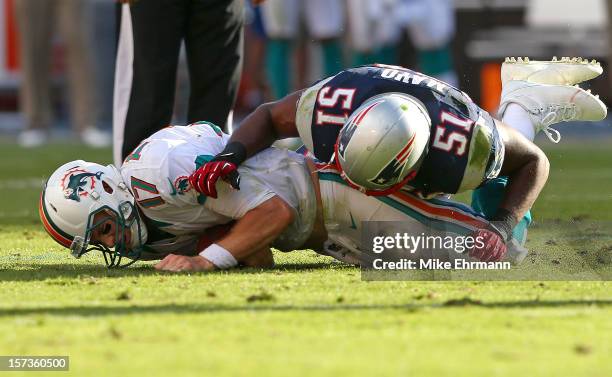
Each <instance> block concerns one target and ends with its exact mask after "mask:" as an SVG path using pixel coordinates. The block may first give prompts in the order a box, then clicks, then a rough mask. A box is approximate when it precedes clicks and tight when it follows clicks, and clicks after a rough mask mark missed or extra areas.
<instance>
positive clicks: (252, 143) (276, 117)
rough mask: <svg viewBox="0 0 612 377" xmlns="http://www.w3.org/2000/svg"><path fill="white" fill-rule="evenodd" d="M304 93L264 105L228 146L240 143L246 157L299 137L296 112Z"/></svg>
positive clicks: (242, 126)
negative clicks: (287, 139)
mask: <svg viewBox="0 0 612 377" xmlns="http://www.w3.org/2000/svg"><path fill="white" fill-rule="evenodd" d="M301 95H302V91H301V90H300V91H297V92H295V93H292V94H289V95H288V96H286V97H285V98H283V99H280V100H278V101H275V102H269V103H264V104H263V105H260V106H259V107H257V109H256V110H255V111H254V112H253V113H251V114H250V115H249V116H247V117H246V118H245V119H244V120H243V121H242V122H241V123H240V127H239V128H238V129H237V130H236V131H234V133H233V134H232V136H231V137H230V139H229V142H228V144H230V143H232V142H237V143H240V144H242V145H243V146H244V148H245V150H246V157H247V158H248V157H251V156H252V155H254V154H256V153H257V152H259V151H261V150H263V149H265V148H267V147H269V146H270V145H272V143H274V142H275V141H276V140H278V139H284V138H288V137H297V136H299V134H298V131H297V127H296V125H295V112H296V108H297V103H298V101H299V99H300V96H301Z"/></svg>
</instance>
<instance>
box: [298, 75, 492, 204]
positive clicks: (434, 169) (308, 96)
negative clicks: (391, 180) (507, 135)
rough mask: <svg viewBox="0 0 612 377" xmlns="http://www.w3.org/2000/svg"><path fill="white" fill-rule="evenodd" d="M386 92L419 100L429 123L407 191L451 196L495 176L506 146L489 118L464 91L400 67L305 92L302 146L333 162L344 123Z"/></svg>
mask: <svg viewBox="0 0 612 377" xmlns="http://www.w3.org/2000/svg"><path fill="white" fill-rule="evenodd" d="M390 92H398V93H404V94H408V95H410V96H412V97H414V98H416V99H418V100H419V101H421V102H422V103H423V105H424V106H425V108H426V109H427V112H428V114H429V117H430V119H431V121H432V124H431V132H430V139H429V143H428V150H427V154H426V156H425V157H424V159H423V160H422V163H421V166H420V168H419V169H418V172H417V175H416V177H415V178H414V179H413V180H412V181H410V182H409V186H408V187H407V189H410V190H412V191H418V192H420V193H421V194H422V195H423V196H430V195H434V194H438V193H448V194H454V193H457V192H462V191H465V190H470V189H474V188H476V187H478V186H479V185H481V184H482V183H484V182H486V181H487V180H489V179H492V178H494V177H496V176H497V174H498V173H499V170H500V169H501V165H502V162H503V155H504V153H503V152H504V146H503V143H502V141H501V138H500V135H499V133H498V130H497V128H496V126H495V123H494V121H493V119H492V118H491V116H490V115H489V114H488V113H487V112H486V111H484V110H482V109H481V108H480V107H478V106H477V105H476V104H474V102H473V101H472V100H471V99H470V97H469V96H468V95H467V94H465V93H463V92H462V91H460V90H458V89H456V88H454V87H452V86H450V85H448V84H446V83H444V82H442V81H439V80H437V79H435V78H432V77H429V76H426V75H424V74H421V73H418V72H415V71H412V70H410V69H406V68H403V67H398V66H387V65H371V66H362V67H357V68H352V69H347V70H345V71H342V72H340V73H338V74H337V75H335V76H332V77H328V78H326V79H324V80H321V81H319V82H318V83H316V84H315V85H313V86H311V87H309V88H307V89H305V90H304V92H303V93H302V95H301V97H300V100H299V102H298V105H297V111H296V125H297V129H298V131H299V134H300V137H301V138H302V141H303V142H304V144H305V145H306V147H307V148H308V149H309V150H310V151H311V152H312V153H313V154H314V155H315V156H316V158H317V159H319V160H321V161H331V160H332V158H333V155H334V146H335V144H336V141H337V139H338V134H339V132H340V129H341V128H342V126H343V125H344V122H345V120H346V119H347V118H348V117H349V116H350V115H351V114H352V112H353V111H354V110H356V109H357V108H358V107H359V106H360V105H361V104H362V103H363V102H364V101H366V100H367V99H369V98H371V97H373V96H376V95H379V94H383V93H390Z"/></svg>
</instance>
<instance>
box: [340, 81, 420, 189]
mask: <svg viewBox="0 0 612 377" xmlns="http://www.w3.org/2000/svg"><path fill="white" fill-rule="evenodd" d="M430 127H431V119H430V118H429V114H428V113H427V110H426V109H425V105H423V103H422V102H421V101H419V100H418V99H416V98H414V97H412V96H410V95H407V94H403V93H384V94H380V95H377V96H374V97H372V98H370V99H368V100H367V101H365V102H364V103H363V104H362V105H361V106H360V107H359V108H357V109H356V110H355V111H354V112H353V114H351V116H350V117H349V118H348V119H347V121H346V122H345V123H344V126H343V127H342V129H341V130H340V134H339V135H338V141H337V143H336V152H335V158H336V165H337V166H338V167H339V168H340V170H341V174H342V177H343V178H344V180H345V181H347V182H348V183H349V185H351V186H352V187H354V188H357V189H359V190H360V191H361V192H364V193H366V194H367V195H374V196H376V195H388V194H390V193H392V192H394V191H396V190H398V189H399V188H400V187H402V186H403V185H404V184H405V183H406V182H407V181H409V180H410V179H412V178H413V177H414V176H415V175H416V171H417V169H418V168H419V166H420V163H421V161H422V159H423V157H424V156H425V155H426V154H427V144H428V142H429V133H430Z"/></svg>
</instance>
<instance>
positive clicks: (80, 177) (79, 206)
mask: <svg viewBox="0 0 612 377" xmlns="http://www.w3.org/2000/svg"><path fill="white" fill-rule="evenodd" d="M38 210H39V214H40V219H41V221H42V223H43V226H44V227H45V230H46V231H47V233H49V235H51V237H52V238H53V239H54V240H55V241H57V242H58V243H59V244H60V245H62V246H65V247H67V248H69V249H70V251H71V253H72V255H73V256H74V257H76V258H80V257H81V256H82V255H83V254H85V253H86V252H88V251H90V250H100V251H102V253H103V255H104V260H105V262H106V264H107V266H109V267H115V266H120V265H121V258H122V257H127V258H129V259H132V261H131V262H130V263H128V264H124V265H123V266H127V265H129V264H132V263H133V262H135V261H136V260H137V259H138V257H139V256H140V252H141V248H142V245H144V244H145V242H146V241H147V229H146V226H145V225H144V222H143V221H142V219H141V217H140V215H139V213H138V210H137V209H136V207H135V205H134V196H133V195H132V194H131V193H130V191H129V190H128V188H127V186H126V185H125V183H124V182H123V179H122V178H121V174H120V173H119V171H118V170H117V168H115V167H114V166H113V165H108V166H102V165H99V164H95V163H91V162H86V161H82V160H77V161H72V162H69V163H67V164H64V165H62V166H60V167H59V168H58V169H57V170H56V171H55V172H54V173H53V174H52V175H51V177H49V179H48V180H47V183H46V184H45V187H44V189H43V191H42V194H41V196H40V203H39V208H38ZM102 211H106V212H110V213H112V214H114V219H115V221H116V223H115V225H116V226H115V229H116V234H115V240H116V244H115V247H114V248H113V250H111V249H109V248H107V247H106V246H104V245H101V244H96V245H90V244H89V243H90V240H91V233H92V231H93V230H94V229H95V228H96V227H97V226H98V225H100V223H101V222H99V223H94V216H95V215H96V214H97V213H100V212H102ZM107 220H108V217H106V218H105V219H104V221H107ZM127 229H129V230H130V231H131V237H130V238H131V241H130V245H126V244H125V243H126V241H125V237H124V234H125V233H124V232H125V230H127Z"/></svg>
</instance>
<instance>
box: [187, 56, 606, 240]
mask: <svg viewBox="0 0 612 377" xmlns="http://www.w3.org/2000/svg"><path fill="white" fill-rule="evenodd" d="M602 71H603V70H602V67H601V65H600V64H599V63H597V62H595V61H592V62H589V61H586V60H583V59H581V58H572V59H570V58H562V59H560V60H557V59H556V58H554V59H553V60H552V61H529V59H527V58H525V59H524V60H523V59H522V58H519V59H518V60H517V59H514V58H507V59H506V62H505V63H504V64H503V65H502V72H501V74H502V84H503V89H502V97H501V104H500V108H499V114H500V119H501V120H502V121H499V120H496V119H493V118H492V117H491V116H490V115H489V114H488V113H487V112H486V111H484V110H482V109H481V108H479V107H478V106H477V105H476V104H474V103H473V102H472V101H471V99H470V98H469V97H468V95H467V94H465V93H463V92H461V91H459V90H458V89H456V88H454V87H452V86H450V85H447V84H445V83H444V82H441V81H438V80H436V79H434V78H431V77H428V76H426V75H423V74H421V73H418V72H415V71H411V70H409V69H406V68H402V67H397V66H385V65H372V66H363V67H358V68H353V69H348V70H345V71H342V72H340V73H338V74H336V75H335V76H332V77H328V78H325V79H323V80H321V81H319V82H318V83H316V84H315V85H313V86H311V87H309V88H306V89H304V90H300V91H298V92H296V93H293V94H290V95H289V96H287V97H285V98H283V99H281V100H279V101H277V102H272V103H268V104H264V105H261V106H260V107H259V108H258V109H257V110H256V111H255V112H254V113H253V114H251V115H250V116H249V117H247V118H246V119H245V120H244V121H243V122H242V124H241V126H240V127H239V128H238V129H237V131H236V132H234V133H233V134H232V136H231V138H230V140H229V142H228V144H227V146H226V147H225V149H224V150H223V151H221V153H219V154H217V155H216V156H214V158H213V159H212V160H211V161H210V162H208V163H206V164H204V165H203V166H201V167H200V168H199V169H198V171H196V173H195V175H194V177H195V179H194V180H195V183H196V184H195V185H194V186H195V188H196V189H197V190H198V191H200V192H201V193H203V194H205V195H207V196H209V197H213V198H214V197H216V195H217V192H216V190H217V189H219V186H220V185H216V182H217V180H218V179H219V178H222V179H224V180H226V181H228V182H229V183H230V184H231V185H232V186H233V187H234V188H236V189H239V188H240V185H239V175H238V174H237V170H236V169H237V167H238V166H239V165H240V164H241V163H242V162H243V161H244V160H245V159H246V158H247V157H249V156H252V155H255V154H256V153H257V152H259V151H260V150H262V149H264V148H266V147H268V146H270V145H271V144H272V143H273V142H274V141H275V140H277V139H282V138H289V137H297V136H299V137H300V138H301V140H302V141H303V142H304V144H305V146H306V147H307V149H308V150H309V151H310V152H311V153H312V154H314V156H315V157H316V158H317V159H319V160H320V161H325V162H329V163H330V164H333V165H334V166H335V167H336V168H337V170H338V172H339V173H340V176H341V177H342V179H344V180H345V181H346V182H347V183H348V184H349V185H351V186H352V187H355V188H357V189H358V190H361V191H362V192H365V193H366V194H368V195H387V194H389V193H393V192H396V191H397V190H402V191H408V192H413V193H416V194H417V195H420V196H422V197H432V196H433V197H435V196H437V195H439V194H455V193H459V192H463V191H467V190H474V192H473V195H472V207H473V208H474V209H475V210H477V211H479V212H482V213H483V214H484V215H485V216H486V217H487V218H488V219H489V220H491V221H492V222H494V224H495V226H491V227H488V228H486V229H481V230H480V234H481V235H482V236H483V237H486V238H487V239H489V240H490V241H491V242H496V241H497V239H498V238H500V237H501V239H502V241H503V242H507V241H509V240H511V239H514V240H516V241H517V242H518V243H519V244H524V242H525V240H526V235H527V227H528V225H529V224H530V223H531V215H530V212H529V209H530V208H531V206H532V204H533V203H534V201H535V199H536V197H537V196H538V194H539V192H540V190H541V189H542V187H543V185H544V183H545V181H546V178H547V174H548V161H547V158H546V156H545V155H544V153H543V152H542V151H541V150H539V149H538V148H537V147H536V146H535V145H533V144H532V143H531V142H530V141H533V139H534V137H535V134H536V133H538V132H540V131H543V132H545V133H546V135H547V136H548V137H549V138H550V139H551V140H552V141H554V142H558V141H559V139H560V135H559V133H558V132H557V131H556V130H554V129H552V128H550V126H551V125H553V124H555V123H558V122H563V121H571V120H582V121H596V120H601V119H604V118H605V116H606V114H607V108H606V106H605V105H604V104H603V103H602V102H601V101H600V100H599V98H598V97H597V96H594V95H592V94H591V93H590V91H585V90H583V89H581V88H579V87H578V86H577V85H576V86H573V85H574V84H576V83H579V82H582V81H586V80H589V79H592V78H594V77H597V76H599V75H600V74H601V73H602Z"/></svg>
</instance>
